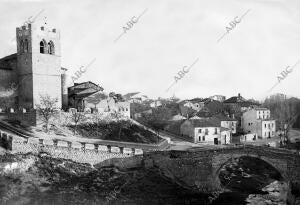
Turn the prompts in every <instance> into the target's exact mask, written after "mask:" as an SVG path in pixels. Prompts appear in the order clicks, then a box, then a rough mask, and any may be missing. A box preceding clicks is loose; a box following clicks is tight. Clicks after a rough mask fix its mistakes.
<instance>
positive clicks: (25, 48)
mask: <svg viewBox="0 0 300 205" xmlns="http://www.w3.org/2000/svg"><path fill="white" fill-rule="evenodd" d="M27 52H28V40H27V39H25V41H24V53H27Z"/></svg>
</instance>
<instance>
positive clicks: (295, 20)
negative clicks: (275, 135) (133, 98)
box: [0, 0, 300, 98]
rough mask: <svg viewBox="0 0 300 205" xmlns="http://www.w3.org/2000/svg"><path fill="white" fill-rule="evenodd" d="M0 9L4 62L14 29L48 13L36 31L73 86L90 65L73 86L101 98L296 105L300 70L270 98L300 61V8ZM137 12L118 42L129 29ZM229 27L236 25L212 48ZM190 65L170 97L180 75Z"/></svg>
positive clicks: (273, 1) (248, 1) (175, 3)
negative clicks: (46, 37)
mask: <svg viewBox="0 0 300 205" xmlns="http://www.w3.org/2000/svg"><path fill="white" fill-rule="evenodd" d="M0 2H1V3H0V13H1V15H0V25H1V26H0V45H1V47H0V48H1V49H0V57H4V56H6V55H9V54H12V53H15V52H16V45H15V43H14V42H13V40H12V39H13V38H14V37H15V30H16V29H15V28H16V27H17V26H21V24H23V22H24V21H25V20H26V19H27V18H28V17H30V16H35V15H36V14H38V13H39V12H40V11H41V10H43V9H44V11H43V12H42V14H41V15H40V16H39V17H38V19H37V20H36V21H37V23H43V22H44V21H45V17H47V23H48V24H50V25H53V26H54V27H56V28H58V29H59V30H60V32H61V47H62V56H61V58H62V59H61V60H62V66H63V67H66V68H68V69H69V70H68V75H69V83H70V84H71V76H72V75H74V73H75V72H76V71H77V70H78V69H79V68H80V66H85V65H87V64H89V63H90V62H91V61H92V60H93V59H95V61H94V63H92V64H91V65H90V66H89V67H88V68H87V70H86V72H85V73H84V74H83V75H82V76H81V77H80V79H79V80H78V81H77V82H84V81H88V80H89V81H92V82H95V83H97V84H100V85H101V86H102V87H103V88H104V91H106V92H110V91H115V92H119V93H122V94H125V93H127V92H135V91H140V92H142V93H143V94H145V95H148V96H149V97H158V96H161V97H170V96H173V94H175V95H176V96H177V97H180V98H190V97H208V96H211V95H214V94H222V95H225V96H227V97H230V96H233V95H237V93H241V95H242V96H243V97H246V98H252V97H253V98H262V96H265V95H266V94H271V93H278V92H280V93H286V94H288V95H293V96H297V97H300V89H299V80H300V63H299V64H298V65H297V66H295V67H294V69H293V71H292V72H290V73H289V74H288V75H287V76H286V78H285V79H284V80H282V81H281V82H280V83H279V84H278V85H277V86H276V87H275V88H274V89H273V90H272V92H267V91H268V90H270V89H271V87H273V85H274V84H276V83H277V82H278V76H279V75H280V73H281V72H282V71H283V70H285V68H286V67H287V66H292V65H294V64H295V63H296V62H297V61H298V60H300V22H299V21H300V20H299V19H300V1H299V0H243V1H241V0H226V1H224V0H218V1H217V0H206V1H204V0H126V1H125V0H78V1H73V0H72V1H71V0H53V1H52V0H51V1H50V0H0ZM247 11H248V13H246V12H247ZM143 12H144V14H143V15H142V16H141V17H140V18H139V19H138V21H137V23H135V24H133V26H132V27H131V28H130V29H129V30H127V32H126V33H124V34H123V35H122V36H121V37H120V39H119V40H117V41H116V42H115V40H116V38H117V37H118V36H119V35H120V34H122V33H123V27H124V26H126V23H127V22H128V21H130V20H131V19H132V17H134V16H135V17H138V16H139V15H141V14H142V13H143ZM245 13H246V15H245V16H244V17H243V18H242V19H241V20H240V18H241V16H242V15H243V14H245ZM236 17H237V18H236ZM133 19H135V18H133ZM234 19H236V20H238V21H240V23H237V24H236V26H235V27H234V28H233V29H232V30H230V31H229V32H228V33H227V34H226V35H225V36H224V37H223V38H222V39H221V40H220V41H219V42H218V39H219V38H220V37H221V36H222V35H223V34H224V33H225V32H226V27H230V26H229V23H230V22H231V21H233V20H234ZM135 20H136V19H135ZM197 59H198V61H197ZM195 61H196V63H195V64H194V65H193V66H192V67H191V69H190V70H189V72H187V73H186V74H185V75H184V76H183V77H182V78H181V79H180V80H179V81H177V83H175V84H174V85H173V86H172V87H171V88H170V89H169V90H168V91H166V90H167V89H168V88H169V87H170V85H171V84H172V83H174V78H175V76H176V75H178V74H177V73H178V72H179V71H180V70H182V68H183V67H184V66H187V67H189V66H190V65H191V64H193V63H194V62H195ZM187 67H186V69H185V70H187Z"/></svg>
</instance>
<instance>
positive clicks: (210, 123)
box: [190, 119, 220, 127]
mask: <svg viewBox="0 0 300 205" xmlns="http://www.w3.org/2000/svg"><path fill="white" fill-rule="evenodd" d="M190 121H191V123H192V125H193V126H194V127H220V125H219V123H218V122H216V121H214V120H211V119H194V120H190Z"/></svg>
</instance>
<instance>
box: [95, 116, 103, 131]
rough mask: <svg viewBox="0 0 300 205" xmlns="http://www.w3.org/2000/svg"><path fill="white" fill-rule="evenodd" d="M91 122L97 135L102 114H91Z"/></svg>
mask: <svg viewBox="0 0 300 205" xmlns="http://www.w3.org/2000/svg"><path fill="white" fill-rule="evenodd" d="M93 122H94V123H96V131H97V132H96V133H97V135H98V131H99V126H100V124H101V123H102V122H103V113H99V112H96V113H94V114H93Z"/></svg>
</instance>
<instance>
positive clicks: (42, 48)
mask: <svg viewBox="0 0 300 205" xmlns="http://www.w3.org/2000/svg"><path fill="white" fill-rule="evenodd" d="M46 45H47V43H46V42H45V41H41V42H40V53H45V50H46Z"/></svg>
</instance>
